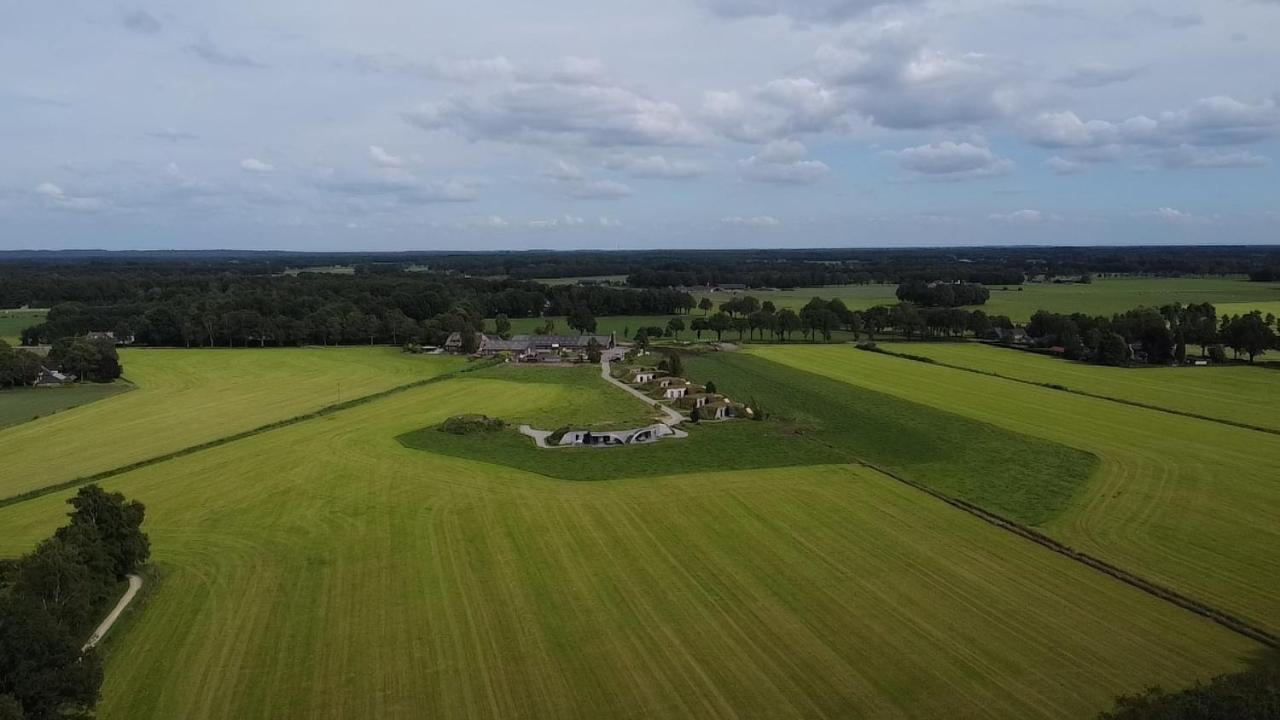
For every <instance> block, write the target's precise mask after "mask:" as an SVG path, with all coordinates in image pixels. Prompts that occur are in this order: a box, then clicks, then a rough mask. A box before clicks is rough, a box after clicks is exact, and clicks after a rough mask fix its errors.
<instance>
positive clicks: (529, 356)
mask: <svg viewBox="0 0 1280 720" xmlns="http://www.w3.org/2000/svg"><path fill="white" fill-rule="evenodd" d="M592 340H595V341H596V344H597V345H599V346H600V349H601V350H608V349H610V348H612V347H614V346H616V345H617V341H616V338H615V336H614V335H513V336H511V339H510V340H504V339H502V338H501V337H499V336H497V335H483V334H482V335H477V336H476V354H477V355H482V356H486V357H491V356H493V355H497V354H498V353H503V352H509V353H511V354H512V355H514V356H515V358H516V360H517V361H520V362H526V361H530V360H552V359H557V360H558V359H559V356H560V355H561V354H562V353H569V354H583V353H586V351H587V348H588V346H590V345H591V341H592ZM444 349H445V350H447V351H449V352H454V353H460V352H462V333H452V334H450V335H449V338H448V339H447V340H445V342H444Z"/></svg>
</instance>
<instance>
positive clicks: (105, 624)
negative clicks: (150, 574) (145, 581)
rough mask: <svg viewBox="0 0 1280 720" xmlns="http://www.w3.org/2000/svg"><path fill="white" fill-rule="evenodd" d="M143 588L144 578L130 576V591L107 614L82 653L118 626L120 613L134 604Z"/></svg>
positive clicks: (81, 649)
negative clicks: (134, 599)
mask: <svg viewBox="0 0 1280 720" xmlns="http://www.w3.org/2000/svg"><path fill="white" fill-rule="evenodd" d="M141 588H142V578H140V577H138V576H137V575H130V576H129V589H128V590H125V591H124V595H121V596H120V602H118V603H116V606H115V607H114V608H112V609H111V612H110V613H108V614H107V617H106V619H105V620H103V621H102V624H101V625H99V626H98V629H97V630H94V631H93V634H92V635H90V636H89V642H87V643H85V644H84V647H82V648H80V652H85V651H86V650H88V649H89V648H91V647H93V646H95V645H97V644H98V643H99V642H100V641H101V640H102V637H103V636H104V635H106V634H107V631H108V630H110V629H111V626H112V625H115V624H116V620H119V619H120V613H122V612H124V609H125V608H127V607H129V603H131V602H133V596H134V595H137V594H138V590H140V589H141Z"/></svg>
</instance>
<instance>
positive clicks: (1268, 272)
mask: <svg viewBox="0 0 1280 720" xmlns="http://www.w3.org/2000/svg"><path fill="white" fill-rule="evenodd" d="M1249 279H1250V280H1252V281H1253V282H1280V265H1273V266H1271V267H1261V268H1254V269H1253V270H1250V271H1249Z"/></svg>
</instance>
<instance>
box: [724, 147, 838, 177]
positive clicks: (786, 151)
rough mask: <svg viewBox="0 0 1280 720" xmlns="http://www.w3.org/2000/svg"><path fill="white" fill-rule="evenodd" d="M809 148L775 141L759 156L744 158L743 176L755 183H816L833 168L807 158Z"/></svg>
mask: <svg viewBox="0 0 1280 720" xmlns="http://www.w3.org/2000/svg"><path fill="white" fill-rule="evenodd" d="M808 152H809V151H808V149H807V148H805V146H804V145H803V144H802V143H800V142H797V141H795V140H774V141H773V142H770V143H768V144H767V145H765V146H764V148H762V149H761V150H760V152H759V153H758V154H756V155H752V156H751V157H749V158H747V159H745V160H743V161H741V162H740V163H738V164H739V166H740V167H741V168H742V178H743V179H744V180H751V181H754V182H766V183H779V184H788V185H812V184H813V183H816V182H818V181H819V180H821V179H822V178H824V177H826V175H827V173H829V172H830V171H831V168H829V167H827V164H826V163H823V162H820V161H818V160H806V159H804V158H805V156H806V155H807V154H808Z"/></svg>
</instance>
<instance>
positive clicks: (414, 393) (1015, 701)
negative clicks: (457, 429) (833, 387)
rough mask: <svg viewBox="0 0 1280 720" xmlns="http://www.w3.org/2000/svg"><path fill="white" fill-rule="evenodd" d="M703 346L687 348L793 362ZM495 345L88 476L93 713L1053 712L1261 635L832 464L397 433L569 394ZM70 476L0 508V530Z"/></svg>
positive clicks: (37, 518)
mask: <svg viewBox="0 0 1280 720" xmlns="http://www.w3.org/2000/svg"><path fill="white" fill-rule="evenodd" d="M833 349H834V348H833ZM724 357H727V356H724ZM879 359H883V360H885V361H892V362H900V363H902V364H904V365H912V363H906V362H904V361H900V360H894V359H892V358H879ZM355 360H356V358H353V361H355ZM720 360H721V356H716V357H708V358H699V359H698V362H699V364H700V367H699V368H698V369H697V372H699V373H705V372H713V373H715V374H716V375H717V377H723V378H725V382H726V383H729V384H731V385H736V384H737V383H739V382H745V381H746V379H747V378H749V377H751V376H752V373H755V374H760V373H770V372H778V370H773V369H772V368H780V371H781V372H782V373H783V374H784V375H785V374H787V373H790V374H791V375H792V376H793V377H800V376H807V374H805V373H798V372H796V371H792V370H789V369H788V368H785V367H782V366H777V365H775V364H773V363H767V362H764V361H763V360H759V359H757V358H752V357H745V356H738V357H734V358H733V360H734V361H735V362H737V363H740V364H742V365H745V366H746V370H739V371H735V370H734V368H733V367H729V366H725V367H721V366H720V365H719V364H718V363H719V361H720ZM922 367H923V366H922ZM510 370H512V371H513V372H510V373H509V374H506V375H504V374H503V373H502V372H501V371H492V376H490V375H487V374H486V373H490V372H491V371H482V372H481V373H474V374H469V375H467V376H463V377H457V378H453V379H443V380H441V381H439V382H436V383H433V384H429V385H426V386H423V387H418V388H414V389H410V390H407V391H404V392H401V393H397V394H394V395H390V396H386V397H382V398H378V399H375V400H373V401H370V402H368V403H364V404H361V405H357V406H354V407H350V408H347V409H344V410H340V411H337V412H333V413H331V414H328V415H325V416H322V417H319V418H315V419H311V420H307V421H304V422H300V423H296V424H292V425H289V426H286V427H281V428H278V429H274V430H270V431H268V432H264V433H260V434H256V435H253V436H251V437H247V438H244V439H241V440H237V441H235V442H233V443H229V444H226V445H222V446H219V447H215V448H211V449H208V450H204V451H201V452H197V453H194V454H190V455H186V456H183V457H179V458H176V459H173V460H170V461H167V462H163V463H160V464H156V465H152V466H149V467H145V468H142V469H139V470H136V471H133V472H130V473H127V474H124V475H120V476H116V477H113V478H110V479H108V480H106V481H104V483H103V484H104V486H105V487H107V488H108V489H110V490H119V491H121V492H124V493H125V494H126V495H128V496H129V497H131V498H137V499H139V500H141V501H143V502H144V503H146V505H147V514H148V515H147V517H148V520H147V524H146V526H145V528H146V530H147V531H148V532H149V533H150V535H151V541H152V547H153V565H154V569H153V570H152V572H151V574H150V576H149V577H150V579H149V587H150V589H149V591H148V594H147V596H146V599H145V602H144V604H143V605H142V606H141V607H140V608H138V609H137V610H136V612H135V611H131V615H130V617H129V620H128V621H127V624H126V625H125V626H123V628H122V630H121V632H120V633H119V634H118V635H115V636H111V637H109V638H108V644H107V646H106V648H105V652H106V682H105V684H104V686H103V696H102V700H101V702H100V704H99V707H98V716H99V717H101V718H104V719H106V720H111V719H114V718H130V719H134V718H172V717H182V718H190V719H193V720H194V719H199V718H225V717H237V718H290V717H297V718H304V717H305V718H339V717H379V718H399V717H403V718H418V717H464V718H465V717H476V718H481V717H565V718H598V717H658V716H660V717H668V718H680V717H690V718H693V717H698V718H706V717H726V718H727V717H760V718H780V717H815V716H827V717H836V716H838V717H859V716H868V715H874V716H877V717H893V718H914V717H918V718H933V717H940V716H947V717H994V718H1000V717H1004V718H1029V717H1035V718H1079V717H1087V716H1090V715H1092V714H1094V713H1096V712H1098V711H1099V710H1102V709H1104V708H1106V707H1108V706H1109V705H1110V703H1111V700H1112V697H1113V696H1114V695H1116V694H1118V693H1126V692H1135V691H1138V690H1141V689H1142V688H1144V687H1146V686H1148V685H1152V684H1161V685H1164V686H1166V687H1178V686H1183V685H1186V684H1188V683H1190V682H1191V681H1192V680H1194V679H1195V678H1198V677H1206V676H1208V675H1212V674H1216V673H1219V672H1226V671H1230V670H1232V669H1235V668H1239V667H1242V666H1243V664H1244V663H1247V662H1248V661H1249V660H1251V659H1252V658H1254V657H1255V656H1256V655H1257V652H1258V650H1259V647H1258V646H1257V645H1255V644H1253V643H1251V642H1250V641H1247V640H1245V639H1243V638H1241V637H1240V636H1238V635H1235V634H1233V633H1231V632H1229V631H1227V630H1225V629H1223V628H1221V627H1219V626H1217V625H1215V624H1213V623H1211V622H1209V621H1207V620H1205V619H1203V618H1200V617H1198V616H1196V615H1194V614H1192V613H1189V612H1187V611H1185V610H1182V609H1179V608H1176V607H1174V606H1172V605H1169V604H1167V603H1165V602H1162V601H1160V600H1158V599H1156V598H1154V597H1152V596H1150V595H1147V594H1145V593H1142V592H1140V591H1138V590H1136V589H1134V588H1132V587H1130V586H1128V585H1125V584H1123V583H1120V582H1118V581H1116V580H1114V579H1112V578H1110V577H1109V576H1106V575H1104V574H1101V573H1098V572H1096V571H1094V570H1091V569H1088V568H1086V567H1084V566H1082V565H1080V564H1078V563H1075V562H1073V561H1071V560H1069V559H1067V558H1065V557H1063V556H1061V555H1058V554H1056V553H1053V552H1050V551H1048V550H1046V549H1045V548H1042V547H1040V546H1038V545H1035V544H1033V543H1029V542H1027V541H1025V540H1023V539H1021V538H1018V537H1016V536H1014V535H1012V534H1010V533H1007V532H1004V531H1001V530H998V529H996V528H994V527H992V526H990V525H988V524H986V523H984V522H982V521H980V520H978V519H976V518H974V517H972V516H970V515H968V514H966V513H963V512H960V511H958V510H956V509H955V508H952V507H950V506H948V505H946V504H945V503H943V502H941V501H939V500H936V499H934V498H932V497H929V496H928V495H926V494H924V493H921V492H920V491H918V490H915V489H913V488H910V487H908V486H906V485H904V484H902V483H899V482H897V481H895V480H892V479H890V478H888V477H886V476H885V475H882V474H880V473H878V472H876V471H874V470H871V469H869V468H866V467H862V466H858V465H853V464H847V463H841V464H810V465H808V466H805V467H788V468H785V469H774V470H770V469H740V470H735V471H727V472H710V471H706V472H698V473H692V474H688V473H685V474H673V475H668V476H660V477H644V478H636V477H631V475H630V474H628V473H625V472H624V473H622V474H620V475H619V476H618V477H617V478H616V479H614V480H611V481H607V482H585V483H584V482H568V481H564V480H559V479H554V478H551V477H547V476H545V475H542V474H538V473H533V472H527V471H522V470H518V469H515V468H513V467H508V466H504V465H501V464H494V463H490V462H483V461H480V460H475V459H463V458H459V457H446V456H442V455H439V454H436V453H433V452H429V451H423V450H421V449H416V448H409V447H405V446H404V445H402V444H401V443H400V442H398V441H397V438H398V437H401V436H403V435H404V434H406V433H411V432H413V431H415V430H419V429H421V428H424V427H429V426H432V425H434V424H436V423H438V422H440V421H441V420H443V419H444V418H446V417H448V416H449V415H452V414H457V413H463V412H480V413H486V414H489V415H491V416H495V417H512V418H515V417H519V418H527V419H537V418H539V417H543V416H545V417H546V418H554V417H557V415H558V414H559V413H561V412H562V411H561V410H560V408H562V407H563V406H564V404H565V403H568V402H576V403H579V404H581V403H582V402H583V401H582V400H581V399H580V398H576V399H575V398H574V395H575V394H579V393H581V392H583V389H584V388H583V387H582V384H581V383H580V382H578V381H577V380H576V379H575V380H573V381H569V382H566V383H558V382H554V381H549V380H548V377H547V376H546V375H541V376H530V375H523V374H521V370H522V369H518V368H511V369H510ZM570 372H573V371H572V370H571V371H570ZM745 389H746V388H744V390H745ZM606 390H607V389H606ZM613 392H614V393H618V394H617V395H610V394H609V393H608V392H602V393H598V394H596V395H595V398H596V401H597V402H598V403H600V404H601V405H611V404H616V403H617V402H618V401H619V400H620V399H622V398H621V395H620V391H616V390H614V391H613ZM133 396H136V397H139V398H146V397H148V396H147V395H145V394H144V393H143V391H142V390H141V389H140V390H138V391H135V392H134V393H130V394H129V396H126V397H133ZM871 396H872V394H870V393H868V394H866V395H865V397H868V398H869V397H871ZM151 398H152V402H154V403H157V404H163V402H164V399H163V397H157V396H154V395H152V396H151ZM118 400H119V399H118ZM118 400H117V401H118ZM901 404H902V405H903V406H905V407H913V406H912V405H911V404H910V403H901ZM106 405H107V403H102V404H100V405H99V406H101V407H105V406H106ZM85 410H88V408H86V409H85ZM78 412H79V411H78ZM597 412H606V411H597ZM827 417H828V416H826V415H822V416H815V417H814V418H812V419H811V420H809V421H807V423H808V424H807V425H804V426H803V427H799V426H795V427H793V428H792V430H793V431H795V430H799V431H800V432H802V433H807V432H813V433H815V434H817V435H818V436H819V437H822V434H821V433H820V432H818V430H819V428H820V427H821V426H822V424H823V423H824V422H826V421H827ZM947 417H952V416H950V415H947ZM960 420H962V421H963V418H960ZM904 422H905V420H904ZM967 422H972V421H967ZM753 424H754V425H759V424H758V423H753ZM739 425H744V426H745V425H748V423H745V422H744V423H739ZM806 428H808V429H806ZM849 429H850V428H848V427H844V428H832V429H830V430H829V431H828V432H832V433H834V432H837V431H838V432H847V431H848V430H849ZM999 433H1003V435H1000V434H999ZM997 437H1004V438H1005V439H1006V440H1011V439H1013V438H1016V437H1017V436H1016V435H1014V434H1013V433H1008V432H1006V431H998V432H997ZM72 439H73V436H67V440H68V442H71V440H72ZM926 440H927V438H925V437H922V436H921V437H918V438H917V441H918V442H920V443H924V442H926ZM679 442H680V441H671V442H670V443H668V445H669V446H670V447H676V446H678V445H679ZM816 445H817V444H816V443H815V445H814V446H815V447H816ZM662 447H663V444H661V443H660V444H659V445H655V446H652V448H650V449H653V450H659V449H661V448H662ZM952 450H954V448H953V449H952ZM735 451H736V449H729V450H728V451H721V452H720V453H719V454H720V456H721V457H726V458H727V457H728V456H729V454H730V453H732V452H735ZM545 452H548V453H554V452H557V451H545ZM594 452H596V453H598V454H599V455H600V457H601V460H600V462H610V461H608V460H607V459H606V457H607V456H608V455H609V453H610V452H611V451H607V450H606V451H594ZM704 452H707V453H712V454H716V453H717V450H716V449H715V448H714V447H707V448H704ZM577 458H578V462H579V463H580V464H582V465H585V464H589V463H593V462H596V461H595V460H594V456H593V455H591V454H590V453H584V454H580V455H578V456H577ZM632 459H633V460H634V464H633V465H632V467H635V468H637V469H638V468H639V467H640V466H642V465H643V464H644V462H645V457H644V456H643V455H636V456H633V458H632ZM814 459H815V460H818V459H820V458H814ZM935 462H937V463H938V464H939V465H943V466H944V465H945V464H946V462H947V460H946V457H944V456H941V455H940V456H937V457H935ZM628 477H631V479H626V478H628ZM67 495H68V493H65V492H63V493H56V494H50V495H46V496H43V497H39V498H35V499H32V500H28V501H25V502H22V503H19V504H16V505H11V506H8V507H3V508H0V527H4V528H5V529H6V532H5V533H3V534H0V553H2V554H4V555H14V554H17V553H20V552H24V551H26V550H28V549H30V547H31V546H32V544H34V543H35V542H36V541H37V540H39V539H40V538H42V537H45V536H46V535H47V534H48V533H49V532H50V531H51V530H52V529H53V527H55V526H56V525H57V524H58V523H59V522H60V520H61V518H62V514H63V512H64V510H65V506H64V505H63V504H62V503H63V500H64V499H65V498H66V497H67ZM782 649H785V651H782Z"/></svg>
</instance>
